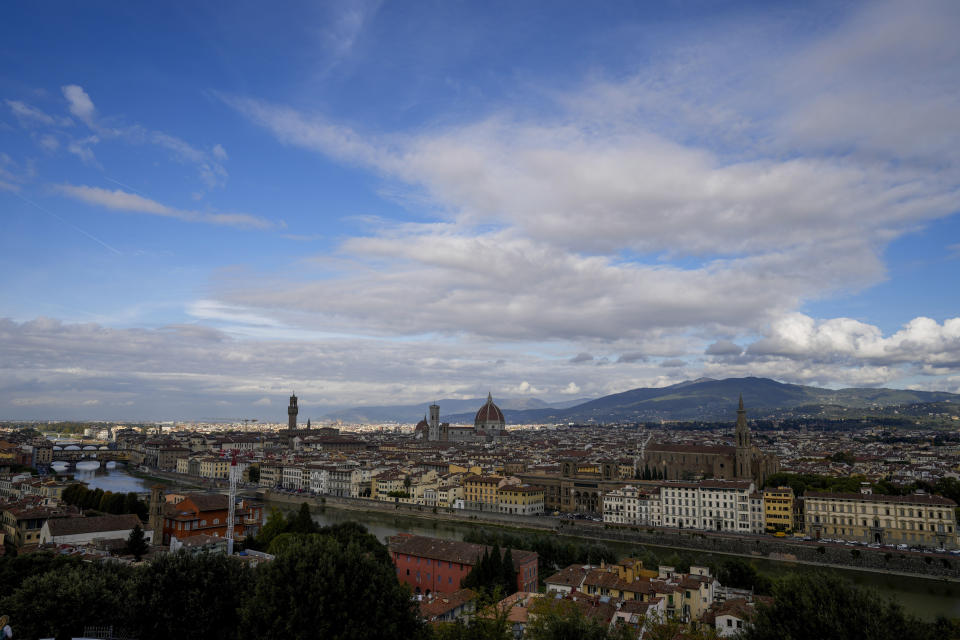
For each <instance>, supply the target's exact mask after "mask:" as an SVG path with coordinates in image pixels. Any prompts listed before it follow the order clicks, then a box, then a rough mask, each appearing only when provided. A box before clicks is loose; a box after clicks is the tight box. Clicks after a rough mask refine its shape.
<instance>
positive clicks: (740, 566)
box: [717, 558, 773, 595]
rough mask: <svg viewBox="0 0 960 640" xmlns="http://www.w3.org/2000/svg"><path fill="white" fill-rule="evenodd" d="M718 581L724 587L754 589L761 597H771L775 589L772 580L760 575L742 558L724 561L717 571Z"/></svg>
mask: <svg viewBox="0 0 960 640" xmlns="http://www.w3.org/2000/svg"><path fill="white" fill-rule="evenodd" d="M717 580H718V581H719V582H720V584H722V585H724V586H727V587H736V588H738V589H753V591H754V592H755V593H758V594H761V595H769V594H770V592H771V590H772V589H773V583H772V582H771V580H770V578H768V577H766V576H762V575H760V574H759V573H757V570H756V568H754V566H753V565H752V564H749V563H747V562H744V561H743V560H741V559H740V558H732V559H730V560H726V561H724V563H723V564H721V565H720V567H719V568H718V569H717Z"/></svg>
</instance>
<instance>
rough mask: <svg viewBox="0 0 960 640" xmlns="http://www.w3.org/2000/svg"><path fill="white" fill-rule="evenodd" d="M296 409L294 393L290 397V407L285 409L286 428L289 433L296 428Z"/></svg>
mask: <svg viewBox="0 0 960 640" xmlns="http://www.w3.org/2000/svg"><path fill="white" fill-rule="evenodd" d="M299 411H300V410H299V409H298V408H297V394H296V393H294V394H293V395H291V396H290V406H289V407H287V428H288V429H290V431H295V430H296V428H297V413H299Z"/></svg>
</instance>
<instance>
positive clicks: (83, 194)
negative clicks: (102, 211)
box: [57, 184, 276, 229]
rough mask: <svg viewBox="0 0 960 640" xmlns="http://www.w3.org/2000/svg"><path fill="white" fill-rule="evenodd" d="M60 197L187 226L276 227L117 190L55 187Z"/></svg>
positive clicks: (256, 219) (240, 215)
mask: <svg viewBox="0 0 960 640" xmlns="http://www.w3.org/2000/svg"><path fill="white" fill-rule="evenodd" d="M57 190H58V191H59V192H60V193H62V194H63V195H65V196H67V197H70V198H73V199H75V200H79V201H81V202H85V203H87V204H91V205H96V206H101V207H106V208H108V209H113V210H115V211H134V212H137V213H147V214H151V215H156V216H164V217H167V218H176V219H178V220H184V221H187V222H205V223H208V224H216V225H223V226H230V227H237V228H240V229H270V228H272V227H274V226H276V224H275V223H273V222H271V221H269V220H266V219H264V218H259V217H257V216H252V215H249V214H246V213H208V212H202V211H190V210H185V209H176V208H173V207H168V206H167V205H165V204H161V203H159V202H157V201H155V200H150V199H149V198H145V197H143V196H140V195H137V194H135V193H129V192H126V191H122V190H120V189H115V190H113V191H111V190H109V189H101V188H99V187H89V186H86V185H70V184H63V185H59V186H58V187H57Z"/></svg>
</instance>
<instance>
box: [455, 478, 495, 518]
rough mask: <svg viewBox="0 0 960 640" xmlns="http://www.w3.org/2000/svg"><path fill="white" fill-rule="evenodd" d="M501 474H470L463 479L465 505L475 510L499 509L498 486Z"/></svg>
mask: <svg viewBox="0 0 960 640" xmlns="http://www.w3.org/2000/svg"><path fill="white" fill-rule="evenodd" d="M503 480H504V478H503V477H501V476H478V475H469V476H467V477H466V478H464V479H463V502H464V507H465V508H467V509H473V510H475V511H499V510H500V499H499V497H498V495H497V494H498V487H499V486H500V483H501V482H503Z"/></svg>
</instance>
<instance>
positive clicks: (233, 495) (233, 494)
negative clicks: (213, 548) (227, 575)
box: [227, 449, 240, 556]
mask: <svg viewBox="0 0 960 640" xmlns="http://www.w3.org/2000/svg"><path fill="white" fill-rule="evenodd" d="M239 468H240V467H238V466H237V450H236V449H234V450H233V451H232V455H231V457H230V497H229V498H227V500H228V503H227V555H228V556H232V555H233V521H234V519H235V518H236V513H237V476H238V475H240V474H238V473H237V470H238V469H239Z"/></svg>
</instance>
